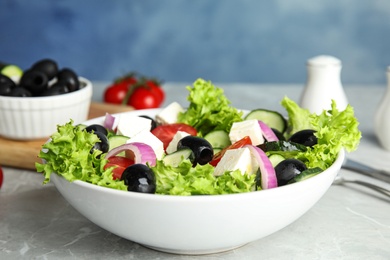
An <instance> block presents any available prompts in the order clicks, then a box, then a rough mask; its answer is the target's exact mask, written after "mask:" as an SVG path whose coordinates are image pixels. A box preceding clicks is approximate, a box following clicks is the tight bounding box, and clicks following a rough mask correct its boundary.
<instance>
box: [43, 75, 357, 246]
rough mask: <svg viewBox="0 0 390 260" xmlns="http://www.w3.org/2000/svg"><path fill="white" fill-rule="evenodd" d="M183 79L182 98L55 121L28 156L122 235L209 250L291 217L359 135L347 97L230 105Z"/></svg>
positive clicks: (321, 187) (318, 192)
mask: <svg viewBox="0 0 390 260" xmlns="http://www.w3.org/2000/svg"><path fill="white" fill-rule="evenodd" d="M187 89H188V91H189V95H188V101H189V104H188V106H186V107H182V106H181V105H180V104H178V103H176V102H174V103H171V104H170V105H168V106H167V107H165V108H163V109H149V110H136V111H131V112H126V113H120V114H114V115H111V114H106V116H104V117H100V118H96V119H93V120H89V121H87V122H85V123H83V124H78V125H74V124H73V122H72V120H70V122H69V123H67V124H65V125H59V126H58V128H57V129H58V131H57V132H56V133H54V134H53V135H52V136H51V138H50V139H49V140H48V141H47V142H46V143H45V144H44V145H43V146H42V151H41V152H40V153H39V157H40V158H41V159H42V161H43V163H37V164H36V168H37V171H38V172H42V173H43V174H44V183H47V182H49V181H51V180H52V181H53V182H54V184H55V185H56V187H57V189H58V190H59V191H60V192H61V194H62V195H63V196H64V197H65V198H66V199H67V201H68V202H69V203H70V204H71V205H72V206H73V207H74V208H75V209H77V210H78V211H79V212H80V213H81V214H83V215H84V216H86V217H87V218H88V219H90V220H91V221H92V222H94V223H95V224H97V225H99V226H101V227H102V228H104V229H106V230H108V231H110V232H112V233H114V234H117V235H118V236H121V237H123V238H126V239H129V240H132V241H134V242H138V243H140V244H142V245H145V246H147V247H150V248H154V249H157V250H160V251H165V252H172V253H184V254H206V253H215V252H221V251H225V250H229V249H232V248H236V247H239V246H242V245H244V244H246V243H249V242H251V241H254V240H257V239H260V238H262V237H265V236H267V235H269V234H272V233H274V232H276V231H278V230H280V229H282V228H284V227H285V226H287V225H289V224H290V223H292V222H293V221H295V220H296V219H298V218H299V217H300V216H301V215H303V214H304V213H305V212H306V211H307V210H309V209H310V208H311V207H312V206H313V205H314V204H315V203H316V202H317V201H318V200H319V199H320V198H321V196H322V195H323V194H324V193H325V192H326V190H327V189H328V188H329V186H330V185H331V183H332V181H333V180H334V178H335V176H336V175H337V173H338V171H339V170H340V168H341V165H342V163H343V160H344V156H345V151H348V152H350V151H353V150H355V149H356V148H357V146H358V144H359V141H360V138H361V132H360V131H359V129H358V121H357V119H356V118H355V116H354V111H353V108H352V107H351V106H347V108H346V109H345V110H343V111H339V110H338V109H337V108H336V104H335V102H332V107H331V109H330V110H328V111H323V112H322V113H321V114H311V113H310V112H309V111H308V110H306V109H303V108H300V107H299V106H298V105H297V104H296V103H295V102H294V101H292V100H291V99H289V98H287V97H284V98H283V99H282V101H281V105H282V107H284V108H285V110H286V114H287V115H286V116H283V115H282V114H281V113H279V112H277V111H270V110H267V109H266V108H261V109H253V110H251V111H242V110H239V109H237V108H234V107H232V106H231V105H230V101H229V100H228V99H227V98H226V97H225V96H224V93H223V90H222V89H220V88H218V87H216V86H214V85H213V84H212V83H211V82H209V81H205V80H203V79H198V80H196V81H195V82H194V84H193V86H188V87H187ZM124 220H126V221H124Z"/></svg>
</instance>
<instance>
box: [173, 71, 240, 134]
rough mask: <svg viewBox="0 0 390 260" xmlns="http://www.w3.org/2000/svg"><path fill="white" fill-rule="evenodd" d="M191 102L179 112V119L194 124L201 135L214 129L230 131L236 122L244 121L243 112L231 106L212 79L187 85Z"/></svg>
mask: <svg viewBox="0 0 390 260" xmlns="http://www.w3.org/2000/svg"><path fill="white" fill-rule="evenodd" d="M187 89H188V90H189V95H188V97H187V99H188V101H189V102H190V104H189V106H188V109H187V110H186V111H185V112H183V113H180V114H179V117H178V121H179V122H181V123H185V124H188V125H191V126H193V127H194V128H195V129H196V130H197V131H198V134H199V136H205V135H206V134H207V133H209V132H211V131H214V130H224V131H225V132H229V131H230V128H231V127H232V124H233V123H234V122H240V121H242V120H243V119H242V115H243V113H242V112H241V111H238V110H237V109H236V108H234V107H232V106H230V101H229V100H228V99H227V98H226V96H225V95H224V91H223V89H221V88H218V87H215V86H214V85H213V84H212V83H211V82H210V81H205V80H204V79H197V80H196V81H195V82H194V83H193V87H191V86H187Z"/></svg>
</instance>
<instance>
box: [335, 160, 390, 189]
mask: <svg viewBox="0 0 390 260" xmlns="http://www.w3.org/2000/svg"><path fill="white" fill-rule="evenodd" d="M341 167H342V168H343V169H346V170H350V171H354V172H357V173H360V174H363V175H365V176H368V177H371V178H374V179H377V180H381V181H384V182H386V183H390V172H388V171H383V170H378V169H375V168H373V167H370V166H368V165H365V164H362V163H359V162H356V161H354V160H351V159H346V160H345V162H344V164H343V165H342V166H341Z"/></svg>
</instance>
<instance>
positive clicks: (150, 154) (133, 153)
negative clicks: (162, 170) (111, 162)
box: [106, 142, 157, 166]
mask: <svg viewBox="0 0 390 260" xmlns="http://www.w3.org/2000/svg"><path fill="white" fill-rule="evenodd" d="M123 151H124V152H126V157H128V158H130V159H133V160H134V163H141V164H146V163H149V165H150V166H155V165H156V160H157V159H156V154H155V153H154V151H153V148H152V147H150V146H149V145H147V144H144V143H137V142H134V143H128V144H123V145H120V146H118V147H116V148H114V149H112V150H110V151H109V152H108V153H107V155H106V159H108V158H110V157H112V156H115V155H117V154H119V153H121V152H123Z"/></svg>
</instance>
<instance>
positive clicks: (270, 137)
mask: <svg viewBox="0 0 390 260" xmlns="http://www.w3.org/2000/svg"><path fill="white" fill-rule="evenodd" d="M259 126H260V129H261V131H262V132H263V136H264V138H265V140H267V141H268V142H273V141H279V138H278V137H277V136H276V135H275V133H274V131H272V129H271V128H270V127H269V126H268V125H267V124H266V123H264V122H263V121H260V120H259Z"/></svg>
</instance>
